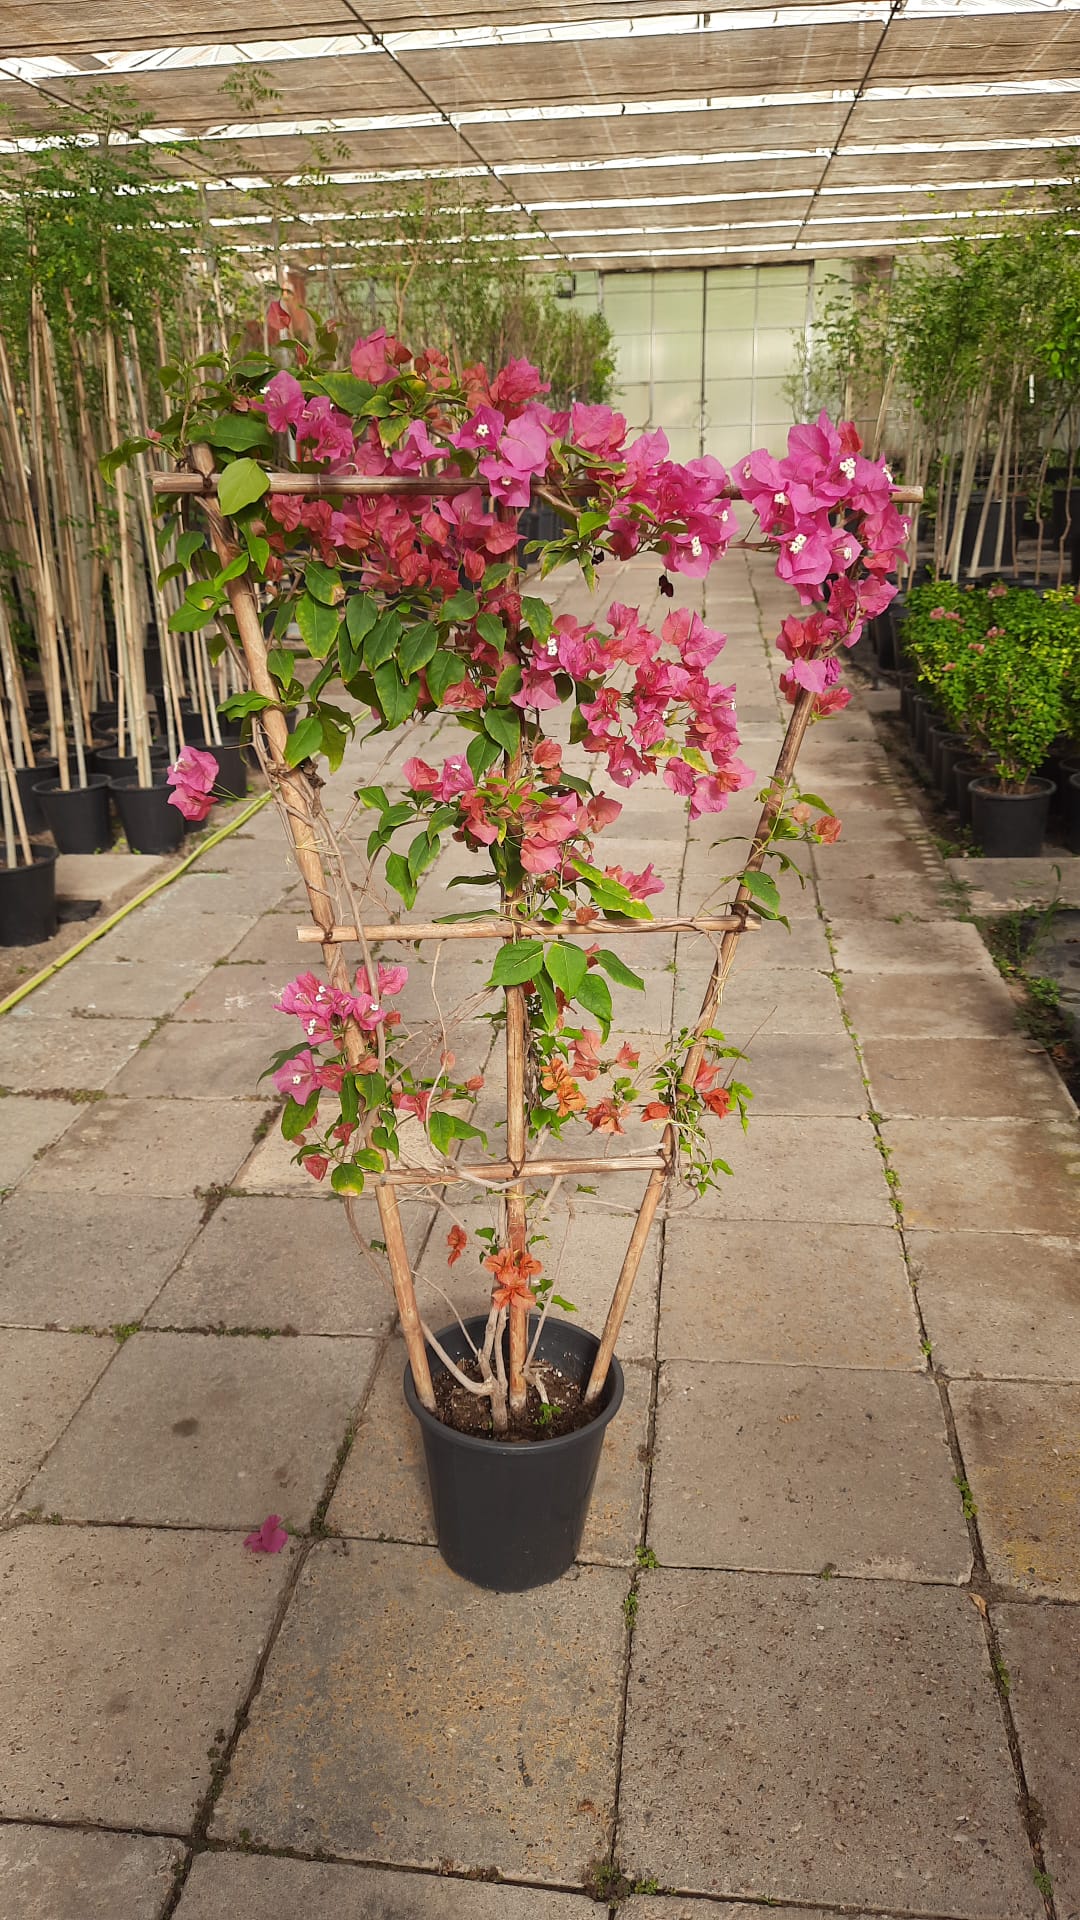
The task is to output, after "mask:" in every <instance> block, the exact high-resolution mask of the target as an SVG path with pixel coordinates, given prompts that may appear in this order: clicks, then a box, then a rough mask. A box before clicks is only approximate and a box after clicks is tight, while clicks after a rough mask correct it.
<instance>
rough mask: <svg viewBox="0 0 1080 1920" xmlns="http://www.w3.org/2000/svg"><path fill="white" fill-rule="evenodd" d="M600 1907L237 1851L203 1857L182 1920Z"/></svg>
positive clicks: (497, 1915)
mask: <svg viewBox="0 0 1080 1920" xmlns="http://www.w3.org/2000/svg"><path fill="white" fill-rule="evenodd" d="M598 1912H599V1909H598V1908H597V1907H596V1906H595V1904H594V1903H593V1902H592V1901H591V1900H589V1899H588V1897H587V1896H586V1895H584V1894H573V1893H549V1892H546V1891H545V1890H543V1889H542V1888H539V1887H513V1886H496V1887H493V1886H484V1885H483V1884H482V1883H478V1882H477V1881H475V1880H452V1879H448V1878H446V1877H444V1876H435V1875H428V1874H419V1873H390V1872H386V1871H385V1870H380V1869H379V1868H378V1867H357V1866H340V1865H333V1866H331V1865H327V1864H324V1863H322V1862H318V1861H311V1860H287V1859H285V1860H275V1859H266V1858H262V1859H260V1858H258V1857H256V1856H251V1855H248V1856H245V1855H243V1854H235V1853H203V1854H200V1855H199V1857H198V1859H197V1860H196V1861H195V1864H194V1866H193V1867H192V1869H191V1874H190V1876H189V1879H188V1882H187V1885H186V1886H185V1888H184V1893H183V1898H182V1899H181V1901H180V1905H179V1908H178V1909H177V1913H178V1920H266V1916H267V1914H270V1913H276V1914H280V1916H281V1920H309V1916H311V1920H314V1916H316V1915H317V1916H318V1920H597V1915H598ZM63 1920H66V1916H63Z"/></svg>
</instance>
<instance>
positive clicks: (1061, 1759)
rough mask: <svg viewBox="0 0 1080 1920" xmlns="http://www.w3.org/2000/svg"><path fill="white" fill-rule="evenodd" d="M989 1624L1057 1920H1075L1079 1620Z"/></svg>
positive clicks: (1048, 1617)
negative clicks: (1004, 1674) (1005, 1679)
mask: <svg viewBox="0 0 1080 1920" xmlns="http://www.w3.org/2000/svg"><path fill="white" fill-rule="evenodd" d="M993 1619H994V1625H995V1627H996V1628H997V1631H998V1638H999V1642H1000V1646H1001V1653H1002V1657H1003V1659H1004V1661H1005V1666H1006V1669H1007V1671H1008V1674H1009V1705H1010V1707H1011V1708H1012V1713H1013V1717H1014V1719H1015V1721H1016V1730H1017V1733H1018V1734H1019V1737H1020V1752H1021V1754H1022V1756H1023V1761H1024V1772H1025V1775H1026V1777H1027V1783H1028V1791H1029V1792H1030V1794H1031V1795H1032V1797H1033V1799H1034V1800H1035V1801H1036V1802H1037V1804H1038V1807H1039V1810H1040V1812H1041V1814H1042V1818H1043V1822H1044V1825H1043V1829H1042V1845H1043V1853H1044V1856H1045V1859H1046V1866H1047V1871H1048V1872H1049V1875H1050V1878H1051V1881H1052V1882H1053V1887H1054V1904H1055V1907H1056V1910H1057V1914H1058V1920H1080V1746H1078V1744H1077V1739H1076V1729H1077V1726H1078V1724H1080V1614H1078V1612H1077V1610H1076V1608H1075V1607H1025V1606H998V1607H994V1609H993Z"/></svg>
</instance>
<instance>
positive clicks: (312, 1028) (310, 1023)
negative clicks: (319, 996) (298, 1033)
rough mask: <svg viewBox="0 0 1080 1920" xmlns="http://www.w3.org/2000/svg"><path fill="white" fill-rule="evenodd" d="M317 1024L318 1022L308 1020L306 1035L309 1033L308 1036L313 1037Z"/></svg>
mask: <svg viewBox="0 0 1080 1920" xmlns="http://www.w3.org/2000/svg"><path fill="white" fill-rule="evenodd" d="M317 1024H318V1022H317V1021H315V1020H309V1021H308V1023H307V1030H308V1033H309V1034H310V1035H311V1036H312V1037H314V1034H315V1028H316V1026H317Z"/></svg>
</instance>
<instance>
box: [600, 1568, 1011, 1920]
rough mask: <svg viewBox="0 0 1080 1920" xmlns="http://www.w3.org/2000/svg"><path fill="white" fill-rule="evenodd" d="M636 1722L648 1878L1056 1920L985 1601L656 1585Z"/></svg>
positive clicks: (651, 1578) (672, 1580)
mask: <svg viewBox="0 0 1080 1920" xmlns="http://www.w3.org/2000/svg"><path fill="white" fill-rule="evenodd" d="M627 1714H628V1718H627V1730H626V1744H625V1750H624V1757H623V1771H622V1781H621V1791H620V1819H619V1834H620V1846H621V1852H622V1858H623V1864H624V1867H625V1869H626V1871H627V1872H628V1873H631V1874H632V1875H634V1877H637V1878H644V1877H652V1878H655V1879H656V1880H658V1881H659V1883H660V1884H661V1886H669V1887H677V1888H680V1889H681V1890H683V1891H685V1892H696V1893H709V1894H713V1895H723V1896H726V1897H727V1898H729V1899H736V1898H738V1897H740V1896H742V1897H746V1898H751V1899H757V1900H775V1901H776V1902H777V1903H778V1904H779V1905H781V1906H782V1905H783V1903H784V1901H785V1900H787V1901H793V1902H796V1903H798V1905H799V1907H800V1908H805V1907H807V1906H818V1905H820V1906H824V1907H827V1908H828V1907H839V1908H841V1909H843V1910H844V1911H845V1912H847V1911H849V1910H850V1909H851V1908H855V1909H858V1908H859V1907H869V1908H872V1909H875V1910H877V1909H885V1910H887V1911H888V1912H889V1913H894V1912H899V1911H902V1912H904V1913H910V1914H934V1915H940V1914H950V1915H956V1916H959V1917H960V1920H1042V1914H1043V1903H1042V1897H1041V1895H1040V1894H1039V1893H1038V1891H1037V1890H1036V1888H1035V1885H1034V1883H1033V1880H1032V1861H1031V1855H1030V1852H1029V1849H1028V1845H1027V1839H1026V1836H1025V1834H1024V1830H1023V1826H1022V1823H1021V1819H1020V1811H1019V1806H1018V1802H1017V1792H1016V1783H1015V1777H1014V1774H1013V1769H1012V1762H1011V1760H1010V1757H1009V1750H1008V1745H1007V1743H1006V1738H1005V1731H1004V1727H1003V1724H1002V1720H1001V1715H1000V1712H999V1709H998V1702H997V1695H996V1691H995V1688H994V1682H993V1677H992V1674H991V1670H990V1663H989V1659H988V1657H987V1651H986V1642H985V1639H984V1637H983V1630H982V1622H981V1620H980V1618H979V1615H978V1614H977V1612H976V1610H975V1608H974V1607H973V1606H972V1604H971V1601H970V1598H969V1597H968V1595H967V1594H966V1593H955V1592H952V1591H950V1590H949V1589H947V1588H942V1587H930V1586H913V1585H903V1584H897V1585H893V1584H891V1583H889V1582H885V1581H866V1582H862V1581H853V1580H795V1579H778V1578H775V1577H765V1576H762V1575H754V1574H724V1573H680V1572H667V1571H664V1570H660V1571H659V1572H655V1573H650V1574H647V1575H646V1576H645V1577H644V1578H643V1579H642V1582H641V1593H640V1602H639V1611H638V1619H637V1630H636V1632H635V1636H634V1649H633V1658H632V1666H631V1675H630V1685H629V1691H628V1702H627ZM676 1911H677V1909H676Z"/></svg>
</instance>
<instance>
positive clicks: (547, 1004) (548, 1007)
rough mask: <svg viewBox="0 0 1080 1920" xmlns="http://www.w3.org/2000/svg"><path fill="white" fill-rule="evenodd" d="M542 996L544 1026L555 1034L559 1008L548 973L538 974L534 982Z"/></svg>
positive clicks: (541, 1005) (541, 1007) (541, 1008)
mask: <svg viewBox="0 0 1080 1920" xmlns="http://www.w3.org/2000/svg"><path fill="white" fill-rule="evenodd" d="M533 986H534V987H535V989H536V991H537V993H538V994H539V996H540V1010H541V1012H542V1014H543V1016H544V1025H545V1027H546V1028H547V1031H548V1032H549V1033H554V1031H555V1028H556V1025H557V1024H558V1019H559V1006H558V1002H557V1000H556V998H555V989H554V987H553V986H552V984H551V981H550V980H549V979H548V977H547V974H546V973H538V974H537V975H536V978H535V979H534V981H533Z"/></svg>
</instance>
